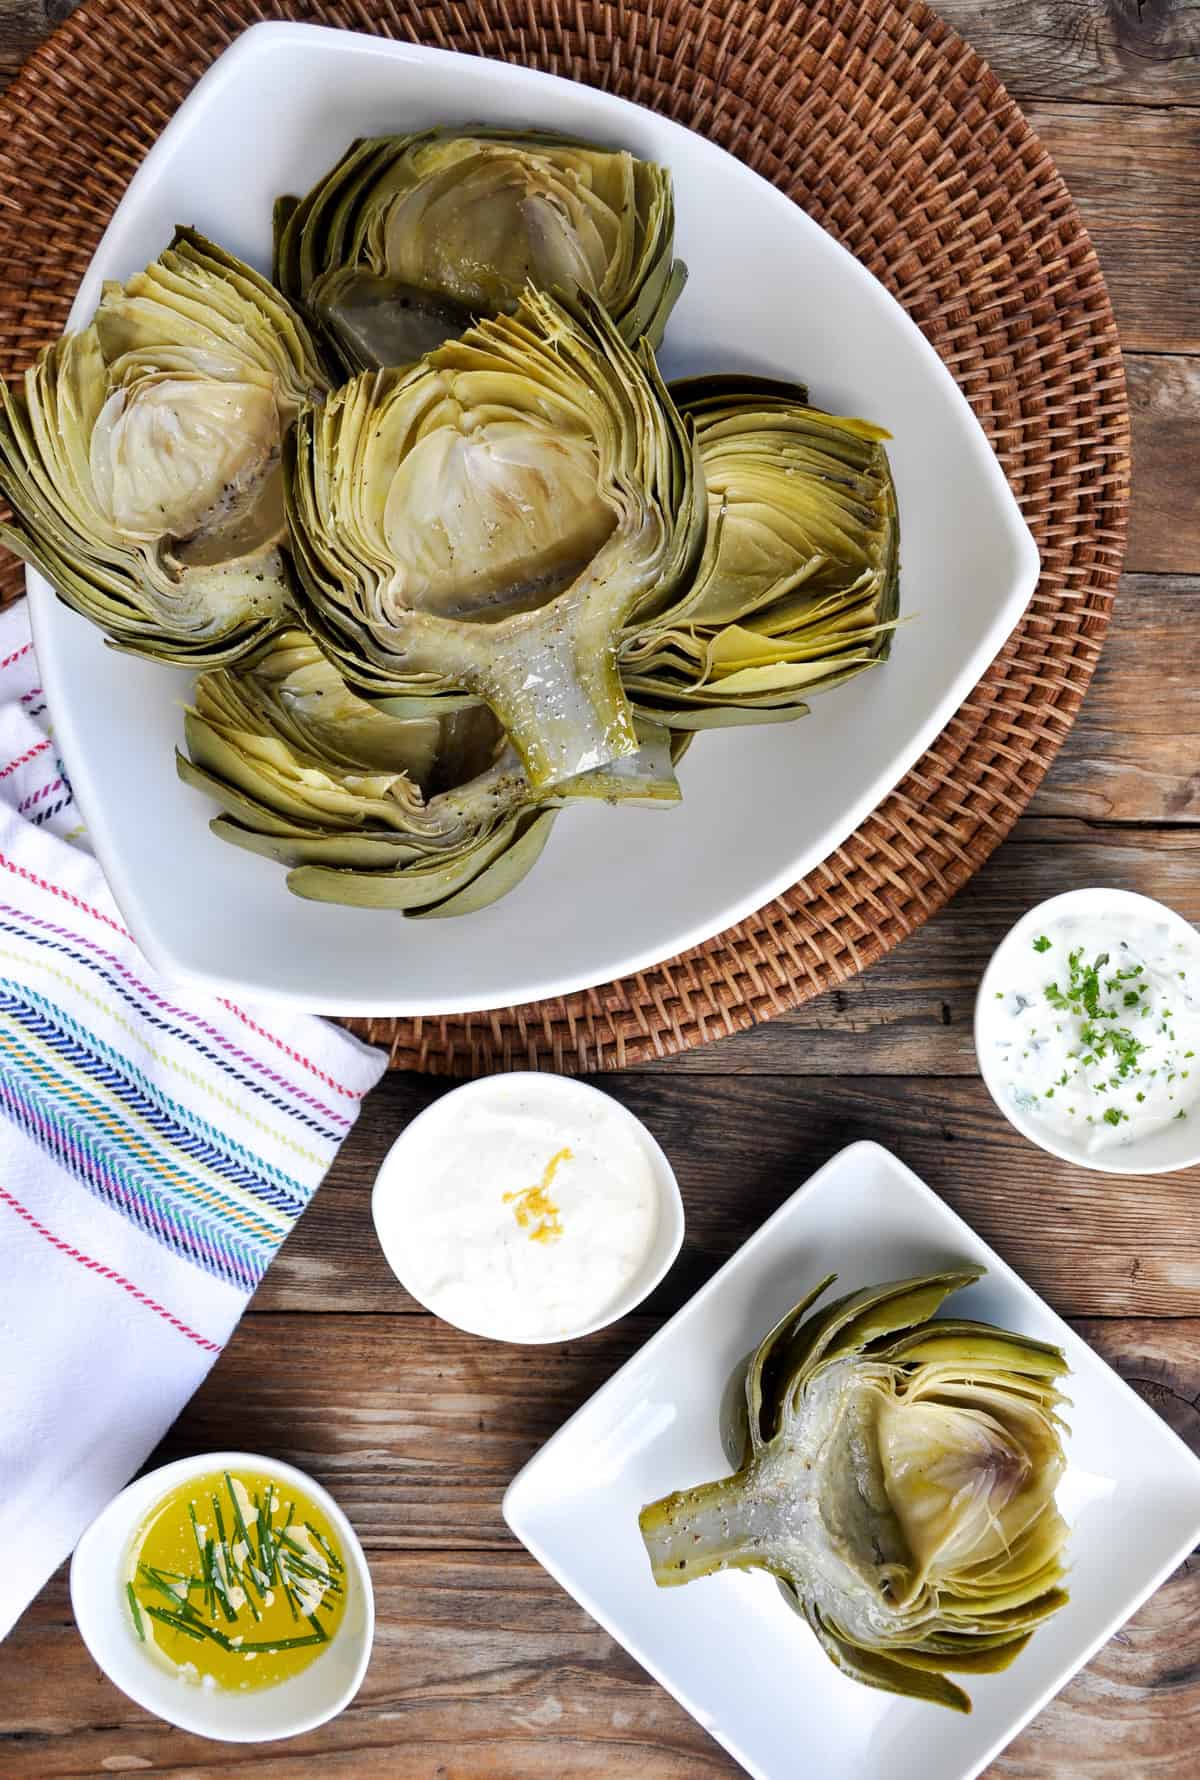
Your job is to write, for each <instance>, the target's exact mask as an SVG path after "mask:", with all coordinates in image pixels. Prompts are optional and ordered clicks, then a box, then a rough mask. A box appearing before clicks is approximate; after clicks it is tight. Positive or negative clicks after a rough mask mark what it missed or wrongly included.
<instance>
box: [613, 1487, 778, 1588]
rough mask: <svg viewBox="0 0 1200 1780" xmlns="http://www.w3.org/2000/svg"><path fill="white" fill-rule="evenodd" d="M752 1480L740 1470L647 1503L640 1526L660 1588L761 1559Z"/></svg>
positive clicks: (748, 1566)
mask: <svg viewBox="0 0 1200 1780" xmlns="http://www.w3.org/2000/svg"><path fill="white" fill-rule="evenodd" d="M746 1484H747V1477H746V1473H745V1472H744V1471H739V1472H737V1473H736V1474H735V1475H734V1476H732V1477H722V1478H719V1479H718V1480H717V1481H716V1482H715V1483H702V1484H699V1485H697V1487H696V1488H695V1489H689V1490H676V1491H675V1493H674V1495H671V1496H664V1497H663V1498H662V1500H661V1501H659V1502H652V1503H651V1504H650V1506H649V1508H643V1510H642V1512H641V1514H640V1515H639V1516H638V1525H639V1527H640V1528H641V1531H642V1538H643V1540H644V1541H645V1545H646V1551H647V1553H648V1555H649V1558H650V1565H651V1568H652V1570H653V1571H654V1580H655V1582H657V1584H658V1586H659V1587H660V1588H675V1587H677V1586H679V1585H681V1584H683V1583H685V1582H693V1581H694V1580H695V1579H696V1578H697V1577H698V1576H712V1575H715V1573H716V1572H717V1571H718V1570H749V1569H753V1568H755V1567H756V1566H757V1565H758V1564H760V1563H761V1558H760V1556H759V1550H758V1541H757V1539H756V1537H755V1530H754V1527H753V1524H752V1519H753V1517H752V1516H747V1512H746V1506H747V1491H746Z"/></svg>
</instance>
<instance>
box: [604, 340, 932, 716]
mask: <svg viewBox="0 0 1200 1780" xmlns="http://www.w3.org/2000/svg"><path fill="white" fill-rule="evenodd" d="M671 393H672V395H673V397H674V398H675V401H676V403H677V405H678V406H679V408H680V411H681V413H683V415H684V416H685V418H686V419H688V420H690V421H691V423H692V424H693V426H694V427H695V431H696V445H697V450H698V452H699V456H700V461H701V465H702V470H703V477H704V482H705V488H706V497H707V507H708V512H707V524H706V533H705V543H704V549H703V552H702V555H701V557H700V560H699V562H698V564H697V566H696V568H695V570H694V572H693V573H692V574H691V576H690V577H689V578H688V579H687V580H686V582H684V583H683V584H682V585H681V586H680V587H679V588H677V590H676V595H675V598H674V600H673V601H672V602H670V603H667V602H661V601H660V602H659V603H658V604H657V605H655V606H653V607H649V608H647V607H646V606H645V605H644V604H643V605H642V606H639V607H638V608H636V609H635V610H634V612H633V614H632V615H631V617H630V619H629V620H628V621H627V623H626V625H625V628H624V631H623V633H622V638H621V643H620V663H621V674H622V680H623V683H624V685H625V687H626V690H627V691H628V693H629V695H630V697H631V698H632V699H633V701H634V704H635V706H636V708H637V709H638V711H639V712H641V713H643V714H644V715H645V716H647V717H650V718H652V719H653V720H654V721H656V722H659V723H662V724H665V725H667V726H668V727H681V728H692V729H698V728H718V727H724V726H727V725H728V724H729V723H731V722H737V721H744V722H762V721H784V720H786V719H787V718H788V717H791V716H800V715H802V714H803V713H804V711H805V710H807V708H808V704H807V700H808V697H809V696H810V695H811V694H813V693H815V692H827V691H831V690H832V689H833V688H834V687H837V686H840V685H843V684H845V682H846V681H847V680H849V679H850V678H852V677H853V676H854V675H856V674H858V673H861V672H863V671H864V670H865V669H866V668H868V667H870V666H872V665H873V664H874V663H876V662H879V661H883V660H885V659H886V657H887V655H888V653H889V650H890V647H891V639H892V634H893V632H894V630H895V627H896V624H897V623H898V621H899V523H898V517H897V509H896V497H895V490H894V487H893V484H892V478H891V471H890V468H889V465H888V461H887V455H886V452H885V450H884V445H883V441H884V440H885V439H886V438H887V434H886V432H885V431H884V430H883V429H882V428H881V427H876V426H873V425H872V424H871V423H870V422H866V421H861V420H858V419H856V418H853V417H846V416H840V415H831V414H825V413H823V412H822V411H820V410H818V409H816V408H813V407H811V406H810V405H809V402H808V396H807V392H806V390H804V389H803V388H802V387H801V386H799V385H788V384H786V383H781V382H775V381H771V380H769V379H761V378H754V377H741V376H736V375H733V376H726V377H715V378H699V379H691V380H688V381H685V382H682V383H677V384H674V385H672V386H671ZM718 713H720V714H719V715H718ZM768 713H769V715H768Z"/></svg>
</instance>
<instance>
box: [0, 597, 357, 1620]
mask: <svg viewBox="0 0 1200 1780" xmlns="http://www.w3.org/2000/svg"><path fill="white" fill-rule="evenodd" d="M50 716H51V713H50V712H48V711H47V710H46V706H45V700H44V699H43V697H42V693H41V690H40V687H39V684H38V674H37V665H36V661H35V658H34V654H33V649H32V646H31V643H30V634H29V620H28V617H27V614H26V609H25V604H24V602H22V603H21V604H20V605H19V606H16V607H14V608H12V609H11V610H10V611H8V612H5V613H3V614H0V1637H3V1636H4V1634H5V1633H6V1632H7V1631H8V1630H9V1628H10V1627H11V1626H12V1624H13V1623H14V1621H15V1620H16V1618H17V1616H18V1615H19V1614H20V1613H21V1611H22V1610H23V1609H24V1607H25V1606H26V1604H27V1603H28V1602H29V1601H30V1600H32V1598H33V1596H34V1595H35V1594H36V1593H37V1592H38V1590H39V1589H40V1588H41V1586H42V1584H43V1583H44V1582H45V1581H46V1579H47V1577H49V1576H50V1575H51V1574H52V1572H53V1571H54V1570H55V1569H56V1568H57V1567H58V1565H59V1564H60V1563H61V1562H62V1560H63V1558H64V1557H66V1555H67V1554H68V1552H69V1551H70V1550H71V1549H72V1547H73V1546H74V1544H75V1541H76V1540H77V1538H78V1537H79V1534H80V1533H81V1532H82V1531H83V1529H84V1528H85V1527H86V1526H87V1525H88V1523H89V1522H90V1521H91V1520H92V1519H93V1518H94V1516H95V1515H96V1514H97V1513H98V1512H99V1510H100V1509H101V1508H102V1507H103V1506H104V1504H105V1503H106V1502H107V1501H108V1500H109V1499H110V1498H111V1497H112V1496H113V1495H114V1494H115V1493H116V1492H117V1491H118V1490H119V1489H121V1488H122V1486H123V1485H124V1484H125V1483H126V1482H127V1481H128V1479H129V1478H130V1477H131V1476H132V1475H133V1473H134V1472H135V1471H136V1470H137V1468H138V1467H139V1465H141V1464H142V1463H143V1461H144V1460H145V1459H146V1457H147V1456H148V1455H149V1453H150V1452H151V1451H152V1450H153V1448H154V1447H155V1446H156V1445H157V1443H158V1441H159V1439H160V1438H161V1437H162V1435H163V1434H164V1433H165V1432H166V1430H167V1428H168V1427H169V1426H170V1424H171V1423H172V1421H173V1420H174V1419H175V1417H176V1416H177V1415H178V1413H179V1411H180V1410H181V1409H182V1408H183V1405H184V1404H185V1403H186V1402H187V1400H188V1398H189V1397H190V1396H191V1395H192V1393H193V1391H194V1390H195V1389H196V1387H197V1385H198V1384H199V1383H200V1381H201V1379H202V1378H203V1377H204V1375H205V1373H206V1372H207V1371H208V1369H209V1367H210V1366H211V1365H212V1363H213V1361H214V1359H215V1358H216V1356H217V1354H218V1353H220V1351H221V1348H222V1346H223V1345H224V1343H225V1342H226V1341H227V1340H228V1338H229V1336H230V1334H231V1332H232V1330H233V1328H234V1326H235V1324H236V1323H237V1320H238V1318H239V1317H240V1315H241V1313H242V1311H243V1310H244V1309H245V1306H246V1302H247V1300H248V1299H249V1297H250V1294H251V1292H253V1290H254V1288H255V1286H256V1285H257V1284H258V1281H259V1280H260V1279H261V1278H262V1275H263V1273H264V1271H265V1270H266V1268H267V1266H268V1265H269V1263H270V1261H271V1258H272V1256H273V1255H274V1254H275V1252H276V1250H277V1249H278V1247H279V1245H280V1243H281V1242H282V1241H283V1239H284V1237H285V1236H286V1235H287V1233H288V1231H289V1230H290V1229H291V1227H292V1225H293V1224H294V1223H295V1221H296V1219H297V1218H298V1217H299V1215H300V1213H301V1212H302V1211H303V1209H304V1207H305V1206H306V1205H307V1204H308V1201H309V1200H310V1199H311V1197H312V1195H313V1193H314V1191H315V1190H316V1187H317V1185H318V1183H319V1182H320V1180H321V1178H322V1176H323V1175H324V1173H325V1171H326V1170H327V1169H328V1167H329V1165H330V1163H331V1162H332V1160H333V1158H334V1156H335V1155H336V1154H337V1149H338V1145H339V1144H340V1143H341V1141H342V1139H343V1138H344V1137H345V1136H346V1134H347V1132H348V1131H349V1130H350V1127H351V1126H352V1125H353V1123H354V1120H355V1118H356V1116H357V1114H358V1109H359V1103H360V1101H361V1099H362V1097H363V1095H364V1094H365V1093H366V1092H367V1090H368V1089H369V1088H371V1087H372V1086H373V1085H374V1083H375V1082H376V1081H377V1080H378V1079H379V1076H380V1075H381V1074H382V1072H383V1069H384V1067H385V1062H386V1059H385V1057H384V1055H383V1053H382V1052H380V1051H377V1050H373V1049H371V1048H370V1047H368V1046H366V1045H363V1044H360V1043H359V1042H358V1040H357V1039H354V1038H352V1037H351V1036H350V1035H349V1034H348V1033H346V1032H344V1031H342V1030H341V1029H340V1028H338V1027H335V1026H330V1025H328V1024H326V1023H325V1022H324V1021H322V1020H317V1019H313V1018H311V1017H309V1016H307V1015H294V1014H292V1013H289V1012H284V1011H280V1010H271V1011H270V1012H265V1011H255V1010H254V1009H252V1008H244V1007H235V1006H234V1005H233V1003H232V1002H227V1001H217V1000H215V999H213V998H210V997H208V996H205V995H203V994H199V993H195V992H193V991H192V990H190V989H185V988H182V987H179V986H176V985H173V984H171V983H169V982H166V981H164V980H163V979H162V978H161V977H159V976H158V975H157V973H156V972H155V971H154V970H152V969H151V967H150V966H149V965H148V964H147V962H146V960H145V959H144V958H143V957H142V956H141V954H140V953H139V951H138V949H137V947H136V946H135V945H134V943H133V941H132V939H131V938H130V936H129V934H128V933H127V932H126V930H125V927H124V925H123V923H122V921H121V918H120V915H119V914H118V912H117V908H116V905H115V904H114V902H113V901H112V898H111V897H110V895H109V893H108V890H107V887H106V886H105V883H104V879H103V877H102V876H101V873H100V870H99V867H98V866H97V865H96V862H95V861H94V859H93V858H92V857H91V855H90V852H89V851H88V846H87V837H86V835H85V833H84V830H83V827H82V824H81V822H80V817H79V812H78V809H77V808H76V806H75V804H74V803H73V801H72V797H71V786H70V781H69V779H68V776H67V771H66V768H65V767H64V765H63V762H62V760H61V759H60V758H59V756H58V753H57V750H56V748H55V744H54V730H53V725H52V723H51V722H50ZM230 1435H231V1438H232V1435H233V1430H232V1429H231V1430H230Z"/></svg>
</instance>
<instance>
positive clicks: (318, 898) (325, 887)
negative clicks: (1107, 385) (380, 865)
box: [288, 812, 553, 915]
mask: <svg viewBox="0 0 1200 1780" xmlns="http://www.w3.org/2000/svg"><path fill="white" fill-rule="evenodd" d="M550 813H551V814H553V812H550ZM522 833H523V829H522V824H521V821H520V819H519V817H516V816H512V817H510V818H509V819H508V821H506V822H503V823H501V824H500V826H499V827H497V828H495V829H493V830H492V831H491V833H490V834H489V835H488V836H487V837H486V839H484V840H482V841H481V842H479V844H478V846H477V847H475V848H474V849H473V850H472V851H471V852H470V853H467V854H462V855H460V856H458V857H457V858H454V859H447V860H442V861H438V860H420V861H416V862H415V863H414V864H413V865H412V866H411V867H409V868H408V869H404V870H398V871H372V872H359V871H339V870H335V869H332V868H330V867H326V866H317V865H306V866H298V867H297V868H296V869H295V870H294V871H292V872H289V874H288V889H289V890H291V891H292V892H293V893H294V894H295V895H296V896H302V897H304V898H305V899H306V900H308V901H310V902H338V903H343V904H345V905H346V906H348V907H352V908H366V909H400V910H401V911H403V912H404V913H405V914H409V915H415V914H418V913H420V912H421V911H424V910H430V911H432V910H434V909H436V908H437V907H438V905H439V904H449V903H450V902H451V901H452V900H453V899H455V898H456V897H457V896H459V895H460V894H461V893H462V892H464V891H466V890H467V889H468V888H469V887H470V886H471V885H473V884H474V883H475V881H476V879H478V878H479V877H480V876H481V875H482V874H483V873H485V872H486V871H487V869H488V867H489V866H492V865H493V864H495V863H496V862H497V861H499V860H500V859H501V858H503V856H504V855H505V854H506V853H507V852H508V851H509V849H510V848H512V847H513V846H515V845H516V844H517V843H518V842H519V841H520V840H521V838H522ZM544 839H545V835H544V831H543V834H542V840H543V842H544ZM540 851H541V848H540V846H539V847H538V849H537V852H539V853H540ZM535 859H536V854H535V855H534V858H530V859H529V860H528V865H532V864H533V863H534V862H535ZM526 869H528V866H527V867H526ZM524 875H525V874H524V871H522V872H521V873H520V877H523V876H524ZM519 881H520V878H519V877H518V878H516V879H514V880H511V881H510V880H502V881H501V882H500V883H499V884H498V885H497V888H496V891H495V895H493V896H488V897H486V898H485V899H481V900H479V901H477V902H475V903H472V904H470V905H469V906H467V907H466V908H465V909H464V912H466V913H471V912H474V910H475V909H476V908H478V907H483V906H485V905H486V902H493V901H495V900H496V898H497V897H498V896H502V895H504V894H506V893H507V891H509V890H511V889H515V887H516V883H518V882H519ZM448 912H454V911H453V910H448Z"/></svg>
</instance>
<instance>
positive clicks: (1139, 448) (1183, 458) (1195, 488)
mask: <svg viewBox="0 0 1200 1780" xmlns="http://www.w3.org/2000/svg"><path fill="white" fill-rule="evenodd" d="M1197 214H1198V215H1200V200H1198V211H1197ZM1195 264H1196V265H1200V258H1197V260H1196V262H1195ZM1197 283H1198V284H1200V280H1197ZM1125 375H1126V378H1127V379H1128V387H1129V406H1130V418H1131V420H1132V423H1133V495H1134V498H1133V508H1132V513H1131V517H1130V528H1129V550H1128V554H1127V557H1126V563H1125V566H1126V569H1127V570H1130V571H1134V570H1139V569H1141V570H1155V569H1157V570H1159V571H1160V572H1162V573H1164V574H1180V573H1183V574H1192V573H1195V572H1196V569H1197V567H1198V566H1200V499H1198V498H1197V495H1198V492H1200V360H1198V359H1194V358H1183V357H1164V358H1136V357H1129V356H1128V355H1127V356H1126V359H1125ZM1193 659H1194V656H1193Z"/></svg>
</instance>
